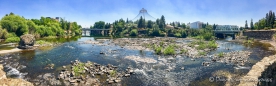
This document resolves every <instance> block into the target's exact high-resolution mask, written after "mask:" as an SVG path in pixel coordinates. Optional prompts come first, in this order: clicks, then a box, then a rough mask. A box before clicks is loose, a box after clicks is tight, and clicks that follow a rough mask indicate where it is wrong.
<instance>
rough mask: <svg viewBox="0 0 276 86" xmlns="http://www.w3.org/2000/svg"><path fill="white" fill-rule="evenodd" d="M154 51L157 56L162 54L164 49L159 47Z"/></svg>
mask: <svg viewBox="0 0 276 86" xmlns="http://www.w3.org/2000/svg"><path fill="white" fill-rule="evenodd" d="M154 51H155V53H156V54H162V47H157V48H155V50H154Z"/></svg>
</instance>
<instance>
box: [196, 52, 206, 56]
mask: <svg viewBox="0 0 276 86" xmlns="http://www.w3.org/2000/svg"><path fill="white" fill-rule="evenodd" d="M206 54H207V53H206V52H198V55H200V56H201V55H206Z"/></svg>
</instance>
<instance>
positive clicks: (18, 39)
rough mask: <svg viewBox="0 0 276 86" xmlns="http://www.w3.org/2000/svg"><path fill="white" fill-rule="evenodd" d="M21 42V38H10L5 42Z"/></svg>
mask: <svg viewBox="0 0 276 86" xmlns="http://www.w3.org/2000/svg"><path fill="white" fill-rule="evenodd" d="M19 41H20V38H19V37H10V38H7V39H6V40H5V42H7V43H10V42H14V43H15V42H19Z"/></svg>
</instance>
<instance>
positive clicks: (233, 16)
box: [0, 0, 276, 27]
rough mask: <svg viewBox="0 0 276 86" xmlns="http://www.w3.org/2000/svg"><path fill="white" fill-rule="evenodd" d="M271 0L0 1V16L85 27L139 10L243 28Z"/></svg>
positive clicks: (174, 18)
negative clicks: (54, 19) (46, 19)
mask: <svg viewBox="0 0 276 86" xmlns="http://www.w3.org/2000/svg"><path fill="white" fill-rule="evenodd" d="M275 2H276V1H274V0H0V8H1V9H0V16H1V18H2V17H3V16H5V14H9V13H10V12H13V13H15V14H17V15H20V16H24V17H25V18H26V19H32V18H35V19H40V17H41V16H44V17H62V18H65V19H66V20H68V21H72V22H73V21H76V22H78V24H80V25H82V27H89V26H91V25H93V24H94V22H97V21H105V22H108V23H112V22H114V21H115V20H119V19H120V18H123V19H124V20H126V19H127V18H128V19H130V20H131V19H133V18H135V17H136V16H137V15H138V13H139V11H140V10H141V9H142V8H145V9H146V10H147V11H148V13H149V14H150V15H151V16H153V17H154V18H160V17H161V15H164V16H165V20H166V23H170V22H173V21H179V22H181V23H186V24H187V23H189V22H195V21H201V22H204V23H206V22H208V23H209V24H214V23H216V24H219V25H238V26H243V27H244V24H245V20H247V22H248V24H250V20H251V18H252V19H253V22H254V23H255V22H256V21H258V20H259V19H261V18H264V17H265V14H266V13H268V12H269V10H272V11H273V12H275V11H276V7H275Z"/></svg>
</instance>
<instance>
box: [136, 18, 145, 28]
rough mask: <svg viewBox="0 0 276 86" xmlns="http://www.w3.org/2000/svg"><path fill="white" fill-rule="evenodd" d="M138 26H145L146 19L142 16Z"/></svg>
mask: <svg viewBox="0 0 276 86" xmlns="http://www.w3.org/2000/svg"><path fill="white" fill-rule="evenodd" d="M137 27H138V28H145V19H143V17H142V16H141V17H140V19H139V21H138V26H137Z"/></svg>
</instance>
